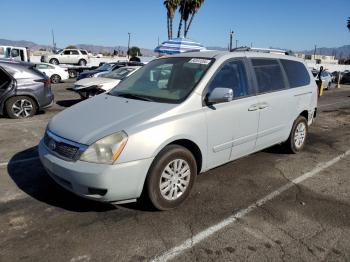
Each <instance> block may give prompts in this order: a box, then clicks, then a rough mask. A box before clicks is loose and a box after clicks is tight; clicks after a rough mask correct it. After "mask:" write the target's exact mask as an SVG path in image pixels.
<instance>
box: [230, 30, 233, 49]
mask: <svg viewBox="0 0 350 262" xmlns="http://www.w3.org/2000/svg"><path fill="white" fill-rule="evenodd" d="M233 33H234V32H233V31H230V50H229V51H231V50H232V38H233Z"/></svg>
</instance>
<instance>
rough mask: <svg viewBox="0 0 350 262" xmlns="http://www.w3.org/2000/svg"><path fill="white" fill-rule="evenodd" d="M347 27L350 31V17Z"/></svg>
mask: <svg viewBox="0 0 350 262" xmlns="http://www.w3.org/2000/svg"><path fill="white" fill-rule="evenodd" d="M347 27H348V29H349V31H350V17H349V18H348V24H347Z"/></svg>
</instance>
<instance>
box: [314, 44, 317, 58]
mask: <svg viewBox="0 0 350 262" xmlns="http://www.w3.org/2000/svg"><path fill="white" fill-rule="evenodd" d="M316 48H317V45H315V50H314V60H316Z"/></svg>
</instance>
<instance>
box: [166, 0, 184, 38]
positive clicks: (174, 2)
mask: <svg viewBox="0 0 350 262" xmlns="http://www.w3.org/2000/svg"><path fill="white" fill-rule="evenodd" d="M179 2H180V0H165V1H164V5H165V8H166V10H167V27H168V39H171V38H173V20H174V15H175V11H176V9H177V7H178V5H179Z"/></svg>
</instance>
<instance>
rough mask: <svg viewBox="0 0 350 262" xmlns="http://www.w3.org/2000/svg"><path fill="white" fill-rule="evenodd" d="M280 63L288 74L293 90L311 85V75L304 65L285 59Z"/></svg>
mask: <svg viewBox="0 0 350 262" xmlns="http://www.w3.org/2000/svg"><path fill="white" fill-rule="evenodd" d="M280 61H281V63H282V65H283V68H284V71H285V72H286V74H287V78H288V82H289V86H290V87H291V88H295V87H299V86H305V85H308V84H310V75H309V73H308V71H307V69H306V68H305V66H304V64H303V63H300V62H297V61H292V60H285V59H281V60H280Z"/></svg>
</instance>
